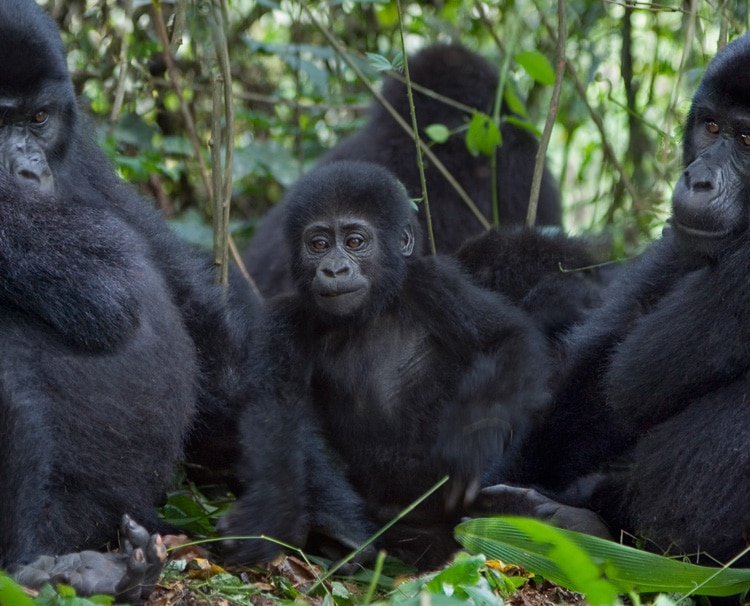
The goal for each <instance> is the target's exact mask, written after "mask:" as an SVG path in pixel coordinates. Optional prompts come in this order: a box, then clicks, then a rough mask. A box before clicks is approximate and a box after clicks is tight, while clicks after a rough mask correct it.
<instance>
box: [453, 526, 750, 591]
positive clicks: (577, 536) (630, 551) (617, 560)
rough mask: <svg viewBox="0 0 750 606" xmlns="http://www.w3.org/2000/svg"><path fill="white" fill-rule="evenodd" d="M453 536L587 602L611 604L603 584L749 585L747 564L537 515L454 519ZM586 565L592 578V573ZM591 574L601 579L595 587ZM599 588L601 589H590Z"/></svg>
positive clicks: (671, 587)
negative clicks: (623, 540)
mask: <svg viewBox="0 0 750 606" xmlns="http://www.w3.org/2000/svg"><path fill="white" fill-rule="evenodd" d="M456 538H457V540H458V541H459V543H461V544H462V545H463V546H464V547H466V548H467V549H468V550H469V551H471V552H473V553H484V554H485V555H486V556H487V557H491V558H497V559H500V560H503V561H505V562H512V563H513V564H518V565H520V566H523V567H524V568H526V569H527V570H530V571H532V572H535V573H538V574H541V575H543V576H545V577H546V578H549V579H551V580H552V581H554V582H556V583H558V584H560V585H563V586H564V587H568V588H569V589H573V590H575V591H580V592H582V593H585V594H586V596H587V598H588V599H589V601H590V602H592V603H598V604H604V603H611V602H607V601H606V595H607V592H608V591H610V589H608V588H607V587H605V585H610V586H611V588H612V589H616V590H617V591H618V592H619V593H628V592H630V591H637V592H640V593H689V592H691V593H695V594H698V595H713V596H730V595H736V594H739V593H742V592H744V591H746V590H748V589H750V569H741V568H708V567H706V566H697V565H695V564H690V563H688V562H682V561H678V560H674V559H671V558H667V557H664V556H660V555H656V554H653V553H649V552H646V551H641V550H639V549H635V548H633V547H628V546H625V545H620V544H619V543H615V542H613V541H607V540H605V539H600V538H598V537H593V536H590V535H586V534H581V533H578V532H573V531H570V530H561V529H559V528H554V527H552V526H549V525H548V524H544V523H543V522H539V521H538V520H530V519H525V518H511V517H496V518H478V519H475V520H469V521H467V522H463V523H461V524H459V525H458V526H457V528H456ZM579 567H580V568H579ZM592 567H593V569H595V570H596V571H597V575H598V577H597V576H596V575H594V576H592ZM604 576H606V579H607V580H606V581H605V580H604V579H603V578H602V577H604ZM597 578H598V580H599V581H601V583H600V584H598V586H597V583H596V580H597ZM599 589H601V590H602V593H601V594H599V593H596V594H594V595H592V594H591V593H590V592H592V590H597V591H598V590H599ZM605 590H606V591H605Z"/></svg>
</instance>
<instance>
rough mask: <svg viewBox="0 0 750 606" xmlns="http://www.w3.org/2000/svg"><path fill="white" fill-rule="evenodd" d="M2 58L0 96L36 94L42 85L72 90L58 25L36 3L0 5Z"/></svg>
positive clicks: (6, 0)
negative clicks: (57, 85) (65, 87)
mask: <svg viewBox="0 0 750 606" xmlns="http://www.w3.org/2000/svg"><path fill="white" fill-rule="evenodd" d="M0 57H2V61H0V94H4V95H7V94H9V93H19V92H20V93H22V94H28V93H32V92H36V91H35V89H36V87H37V86H38V84H39V82H45V83H60V84H63V85H66V86H69V84H68V82H69V78H68V67H67V63H66V60H65V50H64V47H63V44H62V40H61V39H60V34H59V32H58V29H57V25H56V24H55V22H54V21H53V20H52V19H51V18H50V17H49V16H48V15H47V13H45V12H44V10H43V9H42V8H41V7H40V6H39V5H37V3H36V2H34V0H2V1H1V2H0ZM71 90H72V89H71Z"/></svg>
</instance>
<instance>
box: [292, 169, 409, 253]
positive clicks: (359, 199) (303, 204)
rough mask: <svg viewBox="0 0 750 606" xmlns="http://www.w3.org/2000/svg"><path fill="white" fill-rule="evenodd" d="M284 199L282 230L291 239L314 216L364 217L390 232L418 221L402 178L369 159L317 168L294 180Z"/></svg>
mask: <svg viewBox="0 0 750 606" xmlns="http://www.w3.org/2000/svg"><path fill="white" fill-rule="evenodd" d="M286 203H287V214H286V226H285V231H286V234H287V237H288V238H290V239H292V240H296V239H297V238H298V237H299V235H300V233H301V232H302V230H303V229H304V227H305V226H306V225H308V224H309V223H310V222H311V221H313V220H316V219H332V218H335V217H341V216H350V217H364V218H367V219H369V220H370V221H372V222H373V223H374V224H375V226H376V227H377V228H378V229H379V230H385V231H386V233H389V234H400V233H401V230H402V229H403V228H404V227H406V226H407V225H412V226H414V227H415V228H416V224H417V218H416V213H415V212H414V209H413V208H412V206H411V203H410V201H409V197H408V195H407V193H406V189H405V188H404V186H403V185H402V184H401V182H400V181H398V179H396V177H394V176H393V174H392V173H391V172H390V171H388V170H387V169H385V168H383V167H381V166H379V165H376V164H372V163H369V162H349V161H341V162H334V163H332V164H328V165H326V166H322V167H320V168H316V169H314V170H313V171H311V172H309V173H308V174H306V175H304V176H303V177H301V178H300V179H299V181H297V183H296V184H295V186H294V187H293V189H292V190H291V191H290V193H289V195H288V197H287V202H286Z"/></svg>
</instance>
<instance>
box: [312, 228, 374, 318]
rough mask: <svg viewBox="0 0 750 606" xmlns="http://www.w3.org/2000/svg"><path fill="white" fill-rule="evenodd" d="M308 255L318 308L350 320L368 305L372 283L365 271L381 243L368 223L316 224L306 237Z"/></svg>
mask: <svg viewBox="0 0 750 606" xmlns="http://www.w3.org/2000/svg"><path fill="white" fill-rule="evenodd" d="M302 239H303V246H304V254H305V256H306V257H307V259H308V262H309V266H310V270H311V271H314V274H313V277H312V282H311V290H312V293H313V295H314V297H315V303H316V305H317V306H318V307H319V308H320V309H321V310H323V311H324V312H326V313H329V314H332V315H334V316H348V315H351V314H352V313H354V312H355V311H357V310H358V309H360V308H361V307H362V305H363V304H364V303H365V302H366V301H367V299H368V295H369V293H370V286H371V281H370V279H369V278H368V276H367V275H366V273H365V272H364V271H363V269H364V268H365V266H366V262H367V261H368V260H369V259H372V258H373V257H375V256H377V253H378V246H379V243H378V240H377V238H376V236H375V230H374V228H373V226H372V225H371V224H370V223H369V222H368V221H367V220H365V219H352V220H349V219H348V218H342V217H338V218H334V219H332V220H329V221H316V222H314V223H312V224H311V225H309V226H308V227H307V228H306V229H305V230H304V232H303V235H302Z"/></svg>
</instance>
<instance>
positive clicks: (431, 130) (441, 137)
mask: <svg viewBox="0 0 750 606" xmlns="http://www.w3.org/2000/svg"><path fill="white" fill-rule="evenodd" d="M424 132H425V134H426V135H427V136H428V137H429V138H430V139H431V140H432V141H434V142H435V143H445V142H446V141H447V140H448V137H450V136H451V131H450V130H449V129H448V127H447V126H445V124H430V125H429V126H428V127H427V128H425V129H424Z"/></svg>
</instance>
